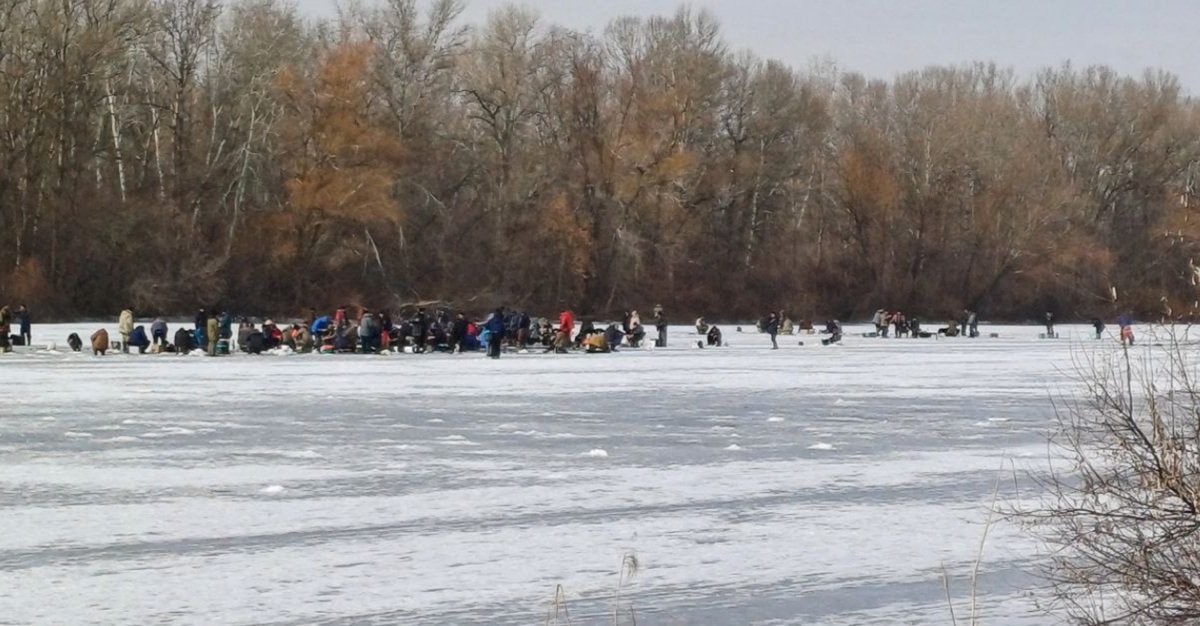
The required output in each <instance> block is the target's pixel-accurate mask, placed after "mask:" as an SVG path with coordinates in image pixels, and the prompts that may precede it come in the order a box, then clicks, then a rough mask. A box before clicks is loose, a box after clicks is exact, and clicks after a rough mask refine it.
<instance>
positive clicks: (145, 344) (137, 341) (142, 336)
mask: <svg viewBox="0 0 1200 626" xmlns="http://www.w3.org/2000/svg"><path fill="white" fill-rule="evenodd" d="M129 345H131V346H133V347H135V348H137V349H138V354H146V349H147V348H149V347H150V337H147V336H146V327H145V326H138V327H136V328H134V329H133V332H132V333H130V335H129Z"/></svg>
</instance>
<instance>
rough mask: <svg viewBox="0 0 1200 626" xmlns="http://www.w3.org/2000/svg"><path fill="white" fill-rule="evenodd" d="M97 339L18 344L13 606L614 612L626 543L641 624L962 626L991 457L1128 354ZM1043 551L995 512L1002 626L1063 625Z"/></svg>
mask: <svg viewBox="0 0 1200 626" xmlns="http://www.w3.org/2000/svg"><path fill="white" fill-rule="evenodd" d="M99 326H100V325H97V324H77V325H63V326H45V325H42V326H37V327H35V328H34V333H35V343H45V342H47V341H55V342H56V343H57V346H58V351H56V352H46V351H38V350H33V351H27V352H18V353H16V354H12V355H5V356H3V357H0V376H2V377H3V379H4V381H5V382H6V383H7V385H6V389H7V391H8V393H7V394H6V398H5V400H4V402H3V403H0V452H2V454H0V529H3V532H0V622H3V623H15V624H145V623H171V624H313V623H321V624H431V625H432V624H438V625H442V624H489V625H491V624H500V625H503V624H540V623H542V621H543V619H544V615H545V611H546V608H547V605H548V602H549V601H550V600H551V598H552V597H553V593H554V589H555V585H556V584H559V583H561V584H562V585H563V586H564V588H565V590H566V592H567V600H568V608H569V609H570V611H571V615H572V618H573V620H574V623H576V624H608V623H610V618H611V615H610V614H609V611H611V598H612V593H613V590H614V589H615V587H616V584H617V575H618V571H619V566H620V564H621V560H622V556H623V555H624V554H626V553H630V552H633V553H636V554H637V556H638V559H639V561H640V563H641V570H640V572H639V573H638V575H637V577H636V579H634V581H633V582H632V583H631V584H630V585H629V586H628V587H627V588H626V589H625V590H624V591H623V593H622V597H623V598H625V599H626V600H627V601H628V602H630V603H631V604H632V606H633V607H634V608H635V609H636V611H637V616H638V622H639V623H646V624H739V625H740V624H902V623H911V624H925V623H948V622H949V614H948V611H947V610H946V602H945V599H944V596H943V593H944V592H943V591H942V587H941V585H942V583H941V571H942V570H941V567H942V564H945V567H946V568H947V570H948V571H949V572H950V573H951V576H952V581H951V590H952V593H953V594H954V596H955V598H956V599H957V601H958V602H960V605H959V607H958V611H959V616H960V618H961V616H962V614H963V611H965V603H966V598H967V596H968V594H969V590H968V585H967V577H968V575H969V572H970V563H971V561H972V560H973V558H974V554H975V551H976V549H977V545H978V542H979V539H980V537H981V535H982V533H983V523H984V520H985V519H986V512H985V509H986V506H987V504H988V502H989V501H990V495H991V491H992V485H993V481H994V480H995V478H996V476H997V473H998V471H999V470H1000V468H1001V467H1002V466H1006V464H1007V463H1009V462H1010V460H1012V459H1015V462H1016V464H1017V465H1018V466H1021V465H1022V464H1030V465H1032V464H1036V463H1038V462H1040V461H1041V460H1043V459H1044V455H1045V452H1046V447H1045V443H1044V441H1045V440H1044V433H1045V432H1046V431H1047V430H1048V428H1049V427H1050V425H1051V421H1052V414H1051V409H1050V406H1049V403H1048V398H1049V397H1050V395H1051V394H1054V393H1062V392H1065V391H1068V390H1069V388H1070V385H1071V384H1072V383H1071V382H1070V376H1069V374H1070V371H1071V367H1072V366H1071V359H1072V355H1073V354H1077V353H1078V352H1079V351H1096V350H1099V351H1110V350H1114V349H1115V342H1113V341H1111V340H1107V341H1102V342H1096V341H1094V340H1088V339H1086V337H1087V336H1089V335H1090V328H1087V327H1062V328H1060V332H1061V333H1062V338H1061V339H1058V340H1038V339H1037V334H1038V332H1039V331H1040V330H1041V329H1040V328H1038V327H1000V328H987V329H986V332H998V333H999V334H1000V337H999V338H996V339H991V338H981V339H975V340H969V339H937V340H935V339H928V340H912V339H867V338H862V337H861V336H860V335H859V334H858V333H860V332H862V330H865V329H861V328H848V329H847V338H846V340H845V344H844V345H843V346H842V347H840V348H830V347H823V346H821V345H820V344H819V341H816V337H791V338H785V339H786V340H781V341H780V344H781V348H780V349H779V350H777V351H771V350H768V349H767V347H768V346H769V343H768V340H767V339H766V337H765V336H762V335H758V334H755V333H736V332H734V331H733V326H732V325H730V326H729V327H728V328H727V329H726V337H727V338H728V339H730V340H731V342H732V343H733V345H734V346H735V347H730V348H719V349H707V348H706V349H703V350H699V349H696V347H695V343H694V342H695V339H696V337H695V335H694V334H693V333H694V331H693V330H692V329H688V328H677V329H672V335H671V337H672V339H673V341H674V342H675V344H676V345H674V346H672V347H670V348H667V349H657V350H653V351H650V350H626V351H622V352H620V353H618V354H612V355H576V354H571V355H542V354H539V353H537V351H535V352H533V353H529V354H521V355H505V356H504V358H502V359H500V360H499V361H492V360H489V359H486V358H483V356H482V355H457V356H449V355H398V356H395V357H393V358H372V357H362V356H328V355H300V354H287V353H279V354H272V355H264V356H259V357H250V356H232V357H222V358H215V359H214V358H205V357H196V358H179V357H175V356H171V355H145V356H138V355H123V354H112V353H110V354H109V355H108V356H106V357H92V356H91V355H90V354H74V353H68V352H65V351H64V348H65V345H66V342H65V340H66V336H67V334H68V333H70V332H78V333H79V334H80V336H82V337H83V338H84V340H85V342H86V340H87V338H88V337H89V336H90V335H91V332H92V331H93V330H95V329H96V328H98V327H99ZM113 326H114V324H108V327H109V330H110V332H112V331H115V328H113ZM173 329H174V328H172V330H173ZM114 336H115V334H114ZM39 337H40V339H39ZM800 340H803V341H804V342H805V344H806V345H804V346H798V345H796V344H797V342H798V341H800ZM1034 554H1035V550H1034V548H1033V546H1032V545H1031V543H1030V541H1029V540H1028V539H1026V538H1024V537H1023V536H1021V535H1020V534H1019V533H1018V532H1017V531H1016V530H1015V529H1013V528H1011V527H1009V526H1006V525H999V526H996V527H994V528H992V529H991V532H990V535H989V541H988V546H987V549H986V552H985V555H984V561H983V568H982V575H981V579H980V598H979V604H980V606H981V607H982V609H983V610H982V612H983V615H984V616H986V623H988V624H992V625H1025V624H1042V623H1045V622H1046V618H1045V617H1043V616H1039V615H1037V614H1034V613H1031V609H1030V607H1031V605H1032V602H1031V600H1030V598H1029V593H1028V592H1029V591H1030V590H1031V589H1032V588H1034V587H1035V586H1036V585H1035V584H1034V581H1033V579H1032V578H1031V577H1030V575H1029V574H1027V573H1026V571H1027V570H1028V568H1029V567H1030V565H1031V564H1032V562H1033V558H1034Z"/></svg>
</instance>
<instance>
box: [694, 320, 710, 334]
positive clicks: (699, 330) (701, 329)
mask: <svg viewBox="0 0 1200 626" xmlns="http://www.w3.org/2000/svg"><path fill="white" fill-rule="evenodd" d="M706 332H708V322H706V321H704V318H703V317H697V318H696V334H697V335H703V334H704V333H706Z"/></svg>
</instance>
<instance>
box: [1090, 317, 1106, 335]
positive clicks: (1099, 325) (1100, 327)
mask: <svg viewBox="0 0 1200 626" xmlns="http://www.w3.org/2000/svg"><path fill="white" fill-rule="evenodd" d="M1092 328H1094V329H1096V339H1100V338H1102V337H1103V336H1104V322H1102V321H1100V318H1098V317H1097V318H1093V319H1092Z"/></svg>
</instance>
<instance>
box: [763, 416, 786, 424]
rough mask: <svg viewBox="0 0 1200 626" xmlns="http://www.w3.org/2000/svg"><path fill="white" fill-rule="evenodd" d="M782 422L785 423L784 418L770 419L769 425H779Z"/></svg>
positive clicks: (768, 419) (768, 420)
mask: <svg viewBox="0 0 1200 626" xmlns="http://www.w3.org/2000/svg"><path fill="white" fill-rule="evenodd" d="M782 421H784V420H783V418H782V417H768V418H767V423H769V424H778V423H779V422H782Z"/></svg>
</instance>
